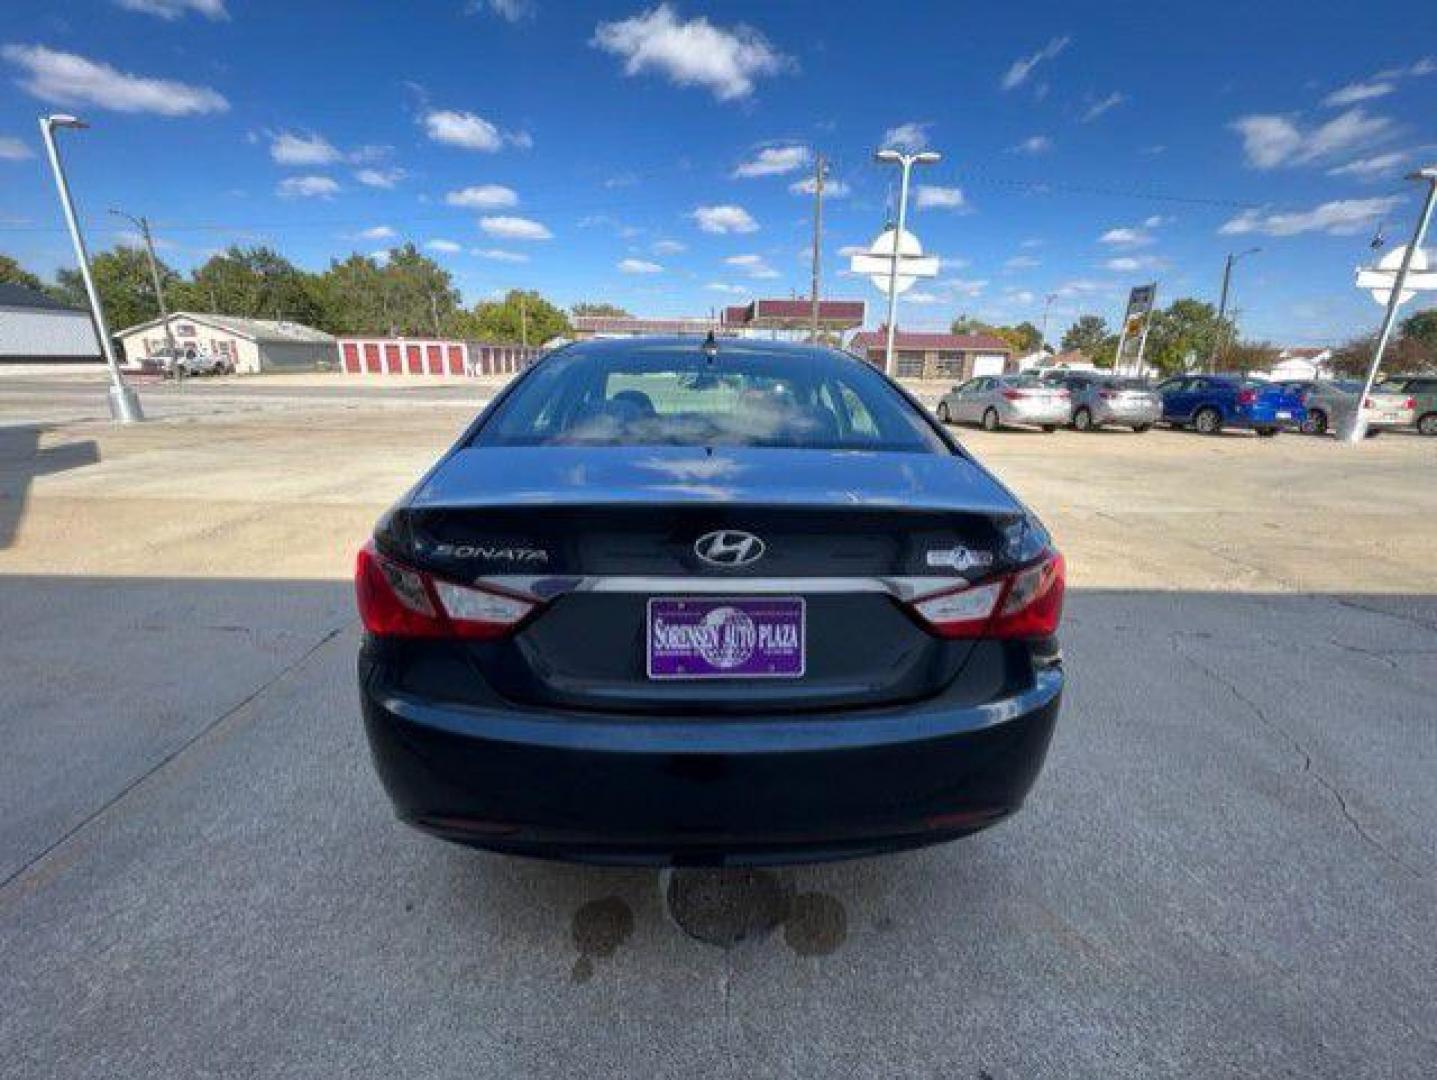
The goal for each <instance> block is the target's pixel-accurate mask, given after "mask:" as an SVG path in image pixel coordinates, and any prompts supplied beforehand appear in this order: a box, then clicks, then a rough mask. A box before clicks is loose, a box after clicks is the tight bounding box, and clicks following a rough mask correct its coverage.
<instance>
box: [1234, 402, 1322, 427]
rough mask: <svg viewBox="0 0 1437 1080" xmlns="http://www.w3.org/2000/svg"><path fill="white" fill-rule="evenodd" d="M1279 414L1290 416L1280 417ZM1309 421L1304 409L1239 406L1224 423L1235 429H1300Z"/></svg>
mask: <svg viewBox="0 0 1437 1080" xmlns="http://www.w3.org/2000/svg"><path fill="white" fill-rule="evenodd" d="M1279 412H1285V413H1287V414H1288V415H1286V416H1279V415H1278V413H1279ZM1306 419H1307V410H1306V409H1305V408H1302V407H1300V406H1299V407H1294V408H1291V409H1272V408H1267V407H1265V406H1264V407H1259V408H1251V407H1248V406H1245V405H1239V406H1237V407H1236V408H1235V409H1233V411H1232V414H1231V416H1230V417H1229V419H1227V420H1226V421H1224V423H1225V424H1226V425H1227V426H1228V427H1234V428H1300V427H1301V426H1302V422H1303V421H1304V420H1306Z"/></svg>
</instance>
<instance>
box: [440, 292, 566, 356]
mask: <svg viewBox="0 0 1437 1080" xmlns="http://www.w3.org/2000/svg"><path fill="white" fill-rule="evenodd" d="M464 326H465V329H466V333H467V335H468V336H472V337H475V338H477V339H478V340H480V341H492V342H496V343H498V344H505V345H508V344H517V343H519V342H521V341H524V340H527V341H528V343H529V344H530V345H542V344H543V343H544V342H546V341H548V340H549V339H550V338H555V337H563V336H565V335H567V334H568V333H569V332H570V329H571V328H570V326H569V319H568V316H566V315H565V314H564V312H563V311H562V310H561V309H560V308H557V307H555V306H554V305H553V304H551V303H550V302H549V301H548V300H545V299H544V298H543V297H542V296H540V295H539V294H538V293H537V292H534V291H532V290H530V291H524V290H521V289H510V290H509V292H508V294H507V295H506V296H505V297H504V299H503V300H490V301H485V302H483V303H480V304H476V305H475V306H474V310H473V311H471V312H469V313H468V317H467V319H465V320H464Z"/></svg>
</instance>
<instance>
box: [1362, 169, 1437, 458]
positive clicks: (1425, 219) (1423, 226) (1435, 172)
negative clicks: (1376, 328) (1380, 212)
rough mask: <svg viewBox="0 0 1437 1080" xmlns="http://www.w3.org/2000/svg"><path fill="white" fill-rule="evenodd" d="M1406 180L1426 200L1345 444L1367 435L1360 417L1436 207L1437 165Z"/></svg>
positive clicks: (1388, 302)
mask: <svg viewBox="0 0 1437 1080" xmlns="http://www.w3.org/2000/svg"><path fill="white" fill-rule="evenodd" d="M1407 179H1408V180H1426V181H1427V198H1426V200H1425V201H1424V202H1423V203H1422V213H1421V214H1419V215H1418V217H1417V228H1416V230H1415V231H1414V232H1413V233H1412V243H1410V244H1408V245H1407V250H1406V251H1405V252H1404V253H1403V255H1402V265H1401V266H1400V267H1398V268H1397V277H1396V278H1394V279H1393V282H1392V295H1391V296H1389V297H1388V298H1387V312H1386V314H1384V315H1383V316H1382V331H1381V332H1380V333H1379V334H1378V335H1377V348H1376V349H1375V350H1374V351H1373V353H1372V363H1371V365H1370V366H1369V367H1368V369H1367V380H1366V381H1365V382H1364V383H1363V384H1362V396H1361V397H1359V398H1358V399H1357V413H1356V416H1355V417H1354V418H1353V421H1352V429H1351V430H1350V431H1348V432H1347V433H1346V441H1347V442H1349V443H1360V442H1361V441H1362V440H1363V439H1364V438H1365V437H1366V434H1367V418H1366V417H1365V416H1363V415H1362V407H1363V404H1364V403H1365V402H1366V401H1367V397H1368V395H1369V394H1371V393H1372V384H1373V383H1375V382H1376V381H1377V372H1378V371H1379V370H1380V369H1381V367H1382V354H1383V353H1384V352H1386V351H1387V341H1388V339H1389V338H1390V337H1391V336H1392V327H1393V325H1394V324H1396V322H1397V309H1398V308H1399V307H1401V306H1402V287H1403V286H1404V285H1406V284H1407V273H1408V271H1410V270H1411V269H1412V260H1413V259H1414V258H1416V256H1417V252H1418V250H1419V249H1420V248H1421V247H1422V241H1423V240H1424V239H1425V238H1426V236H1427V226H1428V225H1429V224H1431V222H1432V208H1433V207H1434V206H1437V165H1429V166H1428V167H1427V168H1425V169H1419V170H1418V171H1417V172H1415V173H1410V174H1408V176H1407Z"/></svg>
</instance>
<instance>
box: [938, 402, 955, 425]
mask: <svg viewBox="0 0 1437 1080" xmlns="http://www.w3.org/2000/svg"><path fill="white" fill-rule="evenodd" d="M938 422H939V423H940V424H951V423H953V417H952V416H950V415H949V413H948V403H947V402H946V401H940V402H939V403H938Z"/></svg>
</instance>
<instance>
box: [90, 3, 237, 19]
mask: <svg viewBox="0 0 1437 1080" xmlns="http://www.w3.org/2000/svg"><path fill="white" fill-rule="evenodd" d="M115 4H116V5H117V6H118V7H122V8H124V9H125V10H126V11H137V12H139V13H140V14H141V15H158V16H159V17H160V18H161V19H167V20H171V21H172V20H174V19H179V18H183V17H184V16H185V15H187V14H188V13H189V12H191V11H193V12H194V13H195V14H196V15H203V16H204V17H205V18H206V19H212V20H215V21H219V20H222V19H228V18H229V17H230V13H229V12H228V11H226V10H225V0H115Z"/></svg>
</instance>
